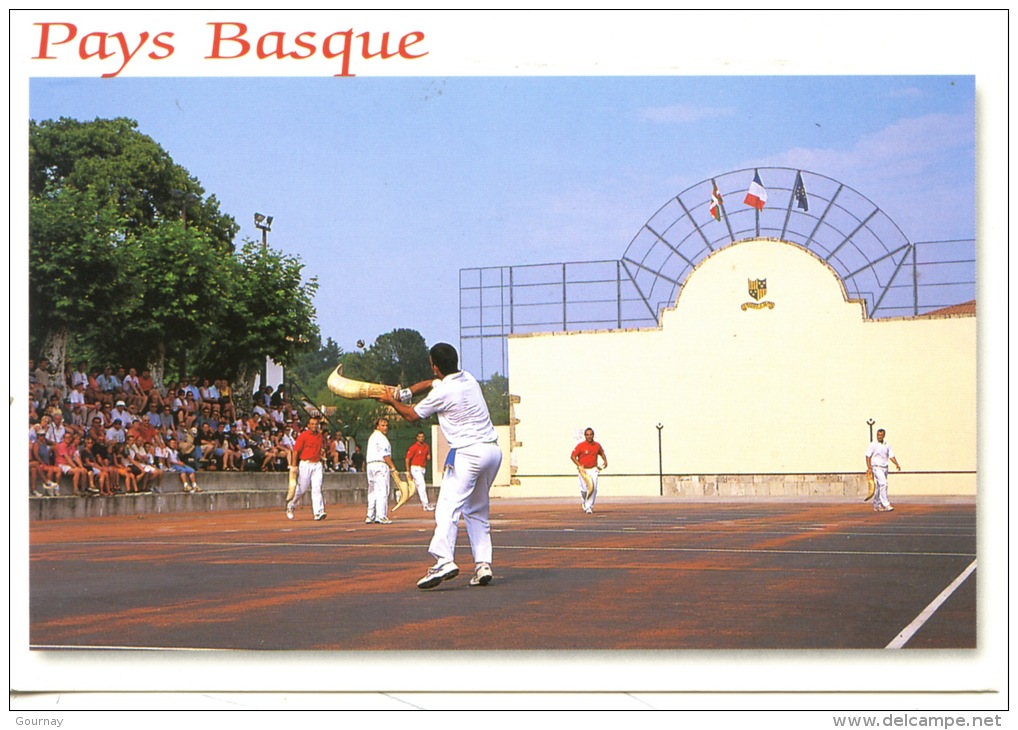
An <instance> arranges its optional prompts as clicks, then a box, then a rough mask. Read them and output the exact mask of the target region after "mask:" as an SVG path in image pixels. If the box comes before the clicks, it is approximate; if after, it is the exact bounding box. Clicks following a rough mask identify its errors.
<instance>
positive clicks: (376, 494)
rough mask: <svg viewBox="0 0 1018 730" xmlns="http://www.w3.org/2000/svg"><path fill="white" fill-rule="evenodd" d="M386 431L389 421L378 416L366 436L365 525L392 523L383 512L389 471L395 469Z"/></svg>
mask: <svg viewBox="0 0 1018 730" xmlns="http://www.w3.org/2000/svg"><path fill="white" fill-rule="evenodd" d="M388 432H389V422H388V421H387V420H386V419H384V418H379V419H378V420H377V421H375V431H374V433H372V434H371V436H370V437H369V438H368V454H367V472H368V516H367V517H366V518H365V519H364V524H366V525H369V524H371V523H376V524H379V525H388V524H391V523H392V520H390V519H389V518H388V517H387V516H386V514H385V513H386V509H388V506H389V472H390V470H391V471H392V472H395V471H396V465H395V464H394V463H393V462H392V445H391V444H390V443H389V439H388V437H387V436H386V434H387V433H388Z"/></svg>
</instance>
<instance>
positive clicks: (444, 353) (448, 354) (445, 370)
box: [428, 342, 460, 376]
mask: <svg viewBox="0 0 1018 730" xmlns="http://www.w3.org/2000/svg"><path fill="white" fill-rule="evenodd" d="M428 354H429V355H431V362H432V364H433V365H434V366H435V367H437V368H438V372H440V373H442V375H443V376H445V375H449V374H450V373H455V372H459V369H460V366H459V361H460V358H459V355H458V354H457V353H456V348H455V347H453V346H452V345H450V344H448V343H447V342H439V343H438V344H437V345H434V346H433V347H432V348H431V350H430V351H429V352H428Z"/></svg>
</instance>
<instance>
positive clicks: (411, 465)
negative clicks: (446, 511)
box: [406, 431, 435, 512]
mask: <svg viewBox="0 0 1018 730" xmlns="http://www.w3.org/2000/svg"><path fill="white" fill-rule="evenodd" d="M430 458H431V447H430V446H428V444H427V443H425V441H424V431H418V432H417V440H416V441H414V442H413V443H412V444H410V448H409V449H407V450H406V470H407V473H408V474H409V475H410V478H411V479H413V480H414V484H416V485H417V493H418V494H419V495H421V504H422V505H423V506H424V510H425V511H426V512H434V511H435V508H434V507H432V506H431V504H430V503H429V502H428V485H427V484H425V483H424V472H425V469H426V468H427V466H428V460H429V459H430Z"/></svg>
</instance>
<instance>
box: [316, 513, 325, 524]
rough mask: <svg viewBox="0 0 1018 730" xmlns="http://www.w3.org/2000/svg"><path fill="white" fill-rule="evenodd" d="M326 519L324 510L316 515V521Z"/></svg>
mask: <svg viewBox="0 0 1018 730" xmlns="http://www.w3.org/2000/svg"><path fill="white" fill-rule="evenodd" d="M324 519H325V513H324V512H319V513H318V514H316V515H315V522H321V521H322V520H324Z"/></svg>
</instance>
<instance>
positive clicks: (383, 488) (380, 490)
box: [368, 463, 389, 520]
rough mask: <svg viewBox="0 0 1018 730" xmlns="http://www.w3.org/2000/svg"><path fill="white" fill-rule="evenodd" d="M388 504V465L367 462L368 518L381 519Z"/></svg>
mask: <svg viewBox="0 0 1018 730" xmlns="http://www.w3.org/2000/svg"><path fill="white" fill-rule="evenodd" d="M388 506H389V465H388V464H383V463H374V464H368V519H372V520H380V519H382V518H383V517H385V513H386V509H387V508H388Z"/></svg>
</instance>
